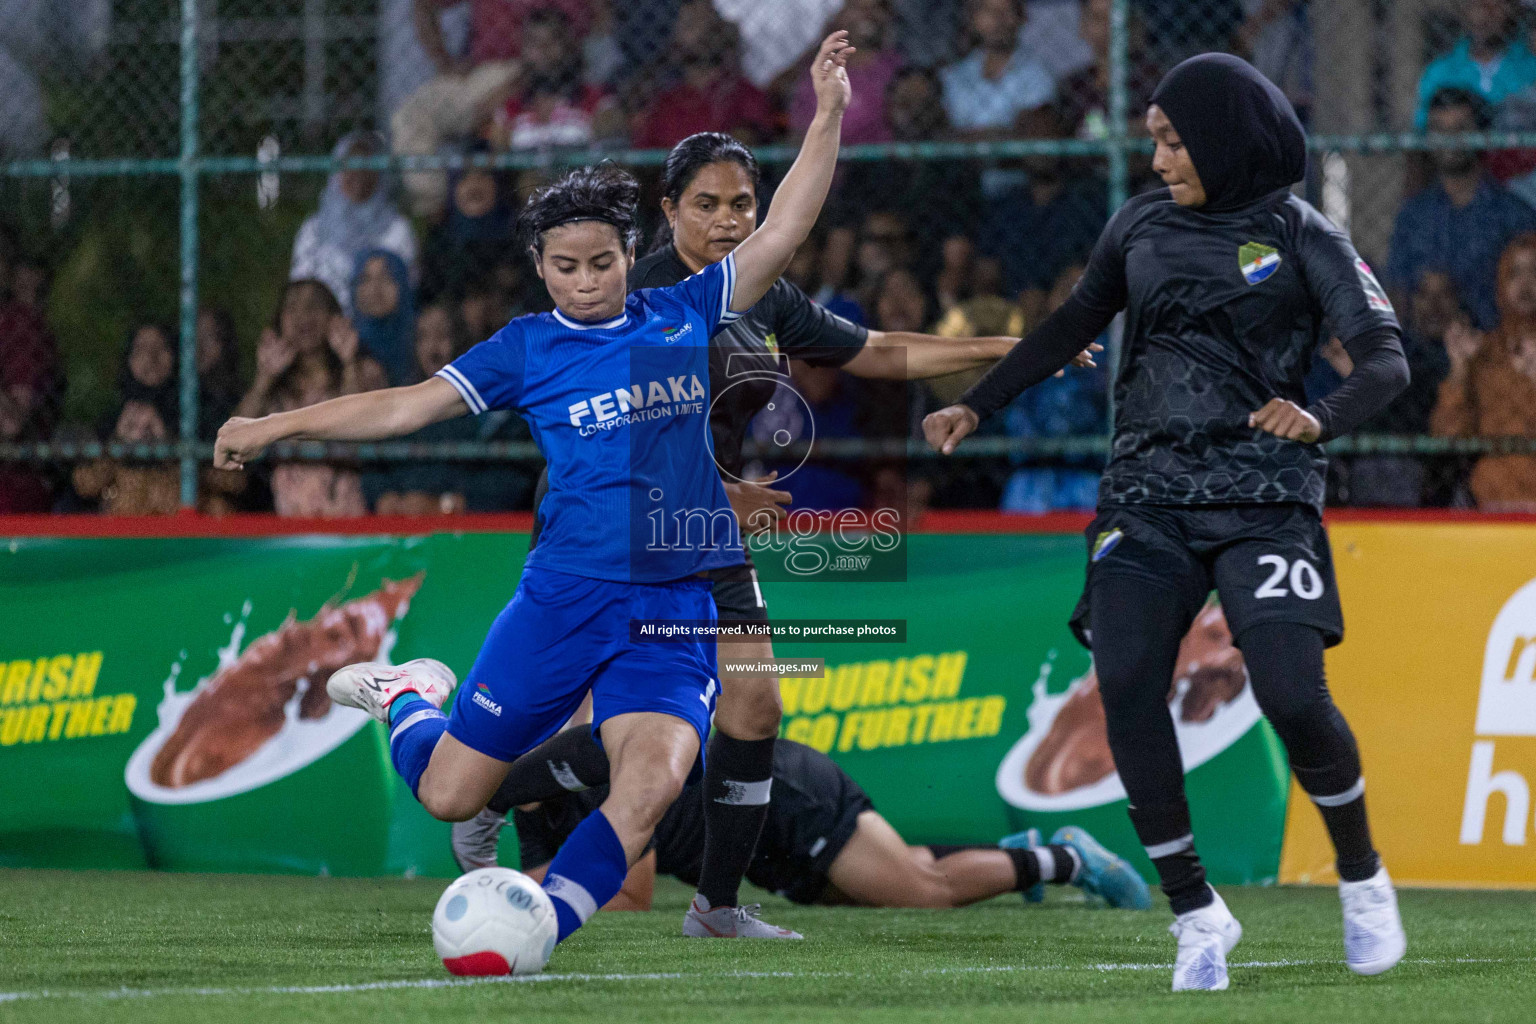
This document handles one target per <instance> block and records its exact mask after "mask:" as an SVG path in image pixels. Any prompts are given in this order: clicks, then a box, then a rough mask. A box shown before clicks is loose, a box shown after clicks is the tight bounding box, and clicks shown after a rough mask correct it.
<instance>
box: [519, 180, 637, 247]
mask: <svg viewBox="0 0 1536 1024" xmlns="http://www.w3.org/2000/svg"><path fill="white" fill-rule="evenodd" d="M639 207H640V183H639V182H638V181H636V180H635V178H634V176H633V175H631V174H630V173H629V172H628V171H626V170H624V169H623V168H622V167H619V166H618V165H617V164H612V163H606V162H605V163H601V164H598V165H597V166H595V167H578V168H576V169H575V170H572V171H567V172H566V173H565V174H564V175H562V176H561V177H560V179H559V180H558V181H556V182H555V183H554V184H553V185H546V186H545V187H543V188H541V189H537V190H535V191H534V193H533V194H532V195H530V196H529V197H528V202H526V203H525V204H523V212H522V216H521V217H520V218H519V224H518V226H519V228H520V229H521V230H522V232H523V235H524V237H525V239H526V240H527V243H528V245H529V246H531V247H532V248H533V251H534V252H535V253H537V254H540V255H542V254H543V252H544V234H545V232H547V231H549V230H550V229H551V228H557V227H559V226H560V225H562V224H572V223H575V222H576V221H582V220H596V221H601V222H602V223H604V224H608V225H611V226H612V227H613V229H614V230H615V231H617V232H618V233H619V244H620V245H621V246H622V247H623V248H625V249H628V248H630V247H631V246H633V245H634V244H635V242H636V241H637V240H638V239H639V237H640V228H639V224H638V222H637V220H636V216H637V214H638V212H639Z"/></svg>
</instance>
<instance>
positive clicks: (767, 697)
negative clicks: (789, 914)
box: [454, 132, 1097, 938]
mask: <svg viewBox="0 0 1536 1024" xmlns="http://www.w3.org/2000/svg"><path fill="white" fill-rule="evenodd" d="M758 185H759V172H758V165H757V160H756V158H755V157H754V156H753V155H752V151H751V150H750V149H748V148H747V147H746V146H744V145H742V143H741V142H739V141H737V140H736V139H734V138H732V137H731V136H729V135H724V134H721V133H718V132H701V133H699V134H697V135H691V136H689V137H688V138H686V139H684V140H683V141H682V142H679V143H678V144H677V145H676V146H675V147H673V149H672V151H671V152H670V153H669V154H668V155H667V162H666V167H665V169H664V172H663V175H662V193H663V197H662V204H661V207H662V213H663V214H664V215H665V216H666V220H667V224H666V228H665V230H664V232H663V234H662V235H661V237H660V238H659V239H658V241H657V244H656V245H655V247H654V248H653V251H652V252H651V253H650V254H649V255H648V256H646V257H645V258H644V259H642V260H640V261H639V262H637V263H636V264H635V266H634V268H633V269H632V270H631V271H630V274H629V285H630V287H631V288H657V287H664V286H667V285H672V284H676V283H677V282H679V281H681V280H683V279H684V278H686V277H688V276H690V275H692V274H695V273H697V272H699V271H700V270H702V269H703V268H704V267H706V266H708V265H709V264H711V263H716V262H719V261H720V260H723V259H724V258H725V257H726V256H727V255H729V254H730V252H731V251H732V250H733V249H735V247H736V246H737V245H739V244H740V243H741V242H742V241H743V240H744V239H745V238H746V237H747V236H748V235H750V234H751V233H752V232H753V230H755V229H756V227H757V206H758ZM1016 342H1017V339H1014V338H1006V337H1002V338H941V337H936V336H934V335H929V334H910V333H904V332H885V331H871V330H866V329H865V328H863V327H861V326H859V325H857V324H854V323H851V322H849V321H848V320H845V319H843V318H842V317H839V316H837V315H835V314H833V313H831V312H829V311H828V310H826V309H824V308H822V307H821V306H819V305H817V304H816V303H814V302H812V301H811V300H810V299H809V298H808V297H806V295H805V293H804V292H802V291H801V290H800V289H799V288H797V287H795V286H794V285H793V284H791V283H789V282H788V281H785V280H783V279H780V280H779V281H778V282H777V283H776V284H775V285H774V286H773V288H772V289H771V290H770V291H769V292H768V294H767V295H765V296H763V298H762V299H760V300H759V301H758V303H757V304H756V305H755V306H753V307H752V309H751V310H750V311H749V312H748V313H746V314H745V315H744V316H742V318H741V319H740V320H739V321H737V322H736V323H735V324H733V325H731V327H730V328H728V329H726V330H724V331H722V332H721V333H720V334H718V335H716V336H715V338H714V339H713V341H711V343H710V355H709V360H710V366H709V374H710V399H711V403H712V404H711V407H710V416H709V428H710V434H711V442H712V444H713V448H714V458H715V463H716V465H717V466H718V467H719V469H720V473H721V477H722V479H723V481H724V484H725V490H726V493H727V495H728V496H729V498H730V500H731V505H732V507H733V508H734V509H735V511H736V514H737V518H738V519H740V521H741V522H742V523H743V524H748V523H761V522H763V521H765V520H771V519H772V518H774V517H779V516H782V515H784V511H783V506H784V505H787V504H789V503H790V502H791V500H792V499H791V494H790V492H788V491H786V490H780V489H778V488H776V487H774V486H772V484H773V480H774V478H773V476H772V475H770V476H769V477H767V478H766V479H764V480H761V481H753V480H747V479H745V478H744V477H743V473H744V465H743V464H744V459H743V458H742V444H743V441H744V439H745V437H746V432H747V426H748V424H749V423H750V422H751V420H752V418H753V417H754V416H756V415H757V413H758V412H759V411H761V410H762V408H763V407H764V406H765V405H766V404H767V403H768V401H769V400H770V399H771V398H772V396H773V393H774V389H775V387H776V381H777V380H787V378H788V366H787V360H788V359H803V360H805V361H806V362H808V363H811V364H813V365H818V366H836V367H841V368H842V369H844V370H846V371H847V372H849V373H851V374H853V375H854V376H858V377H870V378H881V379H887V380H892V379H894V380H916V379H920V378H926V377H937V376H940V375H942V374H946V373H954V372H955V371H957V370H965V369H971V368H974V367H978V366H985V365H987V364H989V363H992V362H994V361H995V360H997V359H999V358H1001V357H1002V355H1003V354H1004V353H1005V352H1008V351H1009V350H1010V349H1012V348H1013V347H1014V345H1015V344H1016ZM1092 342H1093V339H1091V338H1090V339H1089V340H1088V341H1087V342H1085V343H1084V344H1083V345H1081V346H1079V348H1080V350H1081V351H1080V352H1079V353H1076V354H1075V355H1074V357H1073V359H1072V361H1073V362H1074V363H1075V364H1076V365H1079V366H1092V365H1093V360H1092V355H1091V352H1090V347H1093V348H1096V347H1097V346H1093V345H1092ZM786 486H787V485H786ZM542 489H543V482H542V481H541V482H540V490H541V491H542ZM537 503H538V498H537V496H536V497H535V506H534V507H535V514H537V508H538V504H537ZM537 530H538V528H537V523H536V524H535V533H534V540H535V542H537V536H538V534H537ZM710 576H711V578H712V581H713V588H712V592H713V594H714V598H715V604H716V606H717V608H718V609H719V616H720V621H721V622H722V623H727V622H762V621H766V620H767V618H768V612H767V608H766V606H765V604H764V601H763V595H762V590H761V589H760V588H759V586H758V580H757V570H756V568H755V567H754V566H753V564H752V562H751V557H750V555H748V559H747V561H746V562H745V563H743V564H742V565H738V566H733V567H730V568H726V569H719V570H714V571H712V572H711V573H710ZM718 647H719V654H720V659H721V660H722V661H726V660H748V659H763V658H771V657H773V645H772V643H771V642H769V641H767V640H746V641H724V640H722V641H720V643H719V645H718ZM782 712H783V709H782V706H781V704H780V699H779V681H778V677H777V676H772V675H763V676H751V677H743V676H733V677H732V678H731V679H729V680H726V681H725V682H724V684H723V686H722V688H721V693H720V698H719V703H718V705H717V707H716V712H715V731H714V734H713V736H711V738H710V740H709V746H708V756H707V757H706V759H705V762H704V764H705V768H704V783H703V788H704V792H705V794H706V796H707V799H706V801H705V805H704V807H705V811H704V823H705V843H704V855H703V864H702V867H701V870H700V872H699V891H698V895H697V896H696V897H695V899H694V901H693V903H692V905H691V906H690V907H689V909H688V912H687V916H686V917H685V918H684V921H683V934H684V935H688V936H693V937H701V938H702V937H722V938H723V937H748V938H799V937H800V936H799V935H798V934H797V933H795V932H793V931H790V930H788V929H785V928H778V927H775V926H773V925H771V924H768V923H767V922H765V921H762V920H760V919H758V918H756V917H755V916H753V915H752V914H751V913H750V912H749V911H748V910H747V908H743V907H740V906H738V903H739V900H738V898H737V892H738V890H739V888H740V885H741V880H742V878H743V876H744V875H745V874H746V871H747V867H748V865H749V864H750V863H751V862H752V855H753V849H754V848H755V847H756V845H757V840H758V835H759V834H760V833H761V832H762V830H763V823H764V821H766V820H767V816H768V804H769V799H770V793H771V789H772V773H773V756H774V741H775V738H776V737H777V735H778V731H779V722H780V718H781V716H782ZM590 756H591V752H590V750H589V749H587V748H586V746H584V745H580V744H572V743H568V742H567V741H565V740H562V739H561V737H558V736H557V737H555V738H554V739H552V740H550V741H549V742H548V743H546V744H544V745H543V746H541V747H539V748H537V749H535V750H533V751H530V752H529V753H528V754H527V755H525V756H524V757H523V758H520V759H519V760H518V762H517V763H516V764H514V765H513V767H512V769H511V771H510V772H508V774H507V780H506V783H505V785H504V786H503V787H502V792H501V793H498V795H497V797H495V798H493V799H492V800H491V802H490V805H489V807H488V809H487V810H486V811H484V812H482V813H481V814H480V815H479V816H478V817H477V818H475V819H473V820H472V821H469V822H462V823H460V824H458V825H456V826H454V850H455V854H456V856H457V857H458V859H459V861H460V863H462V864H482V863H483V864H494V863H495V850H496V841H497V838H498V835H499V832H500V830H501V828H502V825H503V824H504V822H505V813H506V811H507V810H508V809H509V808H510V807H511V806H513V801H512V798H511V797H510V796H506V794H511V793H515V792H518V791H519V789H520V787H523V788H526V786H527V785H529V784H535V783H536V781H537V780H538V779H540V778H543V777H547V776H548V774H549V771H550V766H569V767H570V768H572V769H573V770H574V771H575V774H578V775H579V774H580V773H581V772H580V769H581V768H582V767H583V759H584V758H588V757H590ZM593 770H595V767H594V769H593Z"/></svg>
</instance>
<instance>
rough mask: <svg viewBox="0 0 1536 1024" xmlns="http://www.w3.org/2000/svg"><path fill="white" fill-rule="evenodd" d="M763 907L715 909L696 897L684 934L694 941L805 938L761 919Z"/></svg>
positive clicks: (747, 906) (685, 918)
mask: <svg viewBox="0 0 1536 1024" xmlns="http://www.w3.org/2000/svg"><path fill="white" fill-rule="evenodd" d="M760 910H762V904H760V903H749V904H747V905H746V906H744V907H711V906H710V905H709V901H708V900H706V899H705V898H704V897H703V896H699V895H695V896H694V897H693V902H692V903H690V904H688V913H687V914H686V915H684V916H683V934H684V935H685V936H687V937H688V938H690V939H803V938H805V936H803V935H801V934H800V933H799V932H795V931H790V930H789V929H788V928H780V927H778V926H777V925H771V924H769V923H768V922H767V921H764V920H763V919H762V918H760V917H758V916H757V915H758V912H759V911H760Z"/></svg>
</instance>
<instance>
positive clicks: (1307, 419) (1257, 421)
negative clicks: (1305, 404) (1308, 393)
mask: <svg viewBox="0 0 1536 1024" xmlns="http://www.w3.org/2000/svg"><path fill="white" fill-rule="evenodd" d="M1248 425H1249V426H1250V427H1258V428H1259V429H1260V430H1263V431H1266V432H1268V433H1271V434H1274V435H1275V436H1276V437H1282V438H1284V439H1285V440H1287V441H1303V442H1306V443H1307V444H1311V443H1312V442H1313V441H1316V440H1317V439H1318V438H1319V437H1322V436H1323V425H1322V424H1321V423H1319V422H1318V421H1317V417H1316V416H1313V415H1312V414H1311V413H1309V412H1307V410H1305V409H1303V408H1302V407H1301V406H1299V405H1297V404H1296V403H1295V402H1288V401H1286V400H1285V399H1283V398H1271V399H1270V400H1269V401H1267V402H1265V403H1264V408H1262V409H1260V410H1259V411H1258V412H1252V413H1249V414H1248Z"/></svg>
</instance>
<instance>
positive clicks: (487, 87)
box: [390, 0, 594, 217]
mask: <svg viewBox="0 0 1536 1024" xmlns="http://www.w3.org/2000/svg"><path fill="white" fill-rule="evenodd" d="M462 2H463V0H415V11H414V13H415V24H416V35H417V38H418V40H419V41H420V43H421V48H422V50H424V51H425V52H426V54H427V57H428V59H429V60H431V61H432V63H433V65H435V66H436V68H437V72H438V73H437V77H435V78H433V79H432V80H431V81H429V82H427V83H426V84H425V85H423V86H422V87H421V88H420V89H418V90H416V92H414V93H412V94H411V96H410V98H409V99H407V100H406V101H405V102H404V103H402V104H401V105H400V109H398V110H396V111H395V113H394V115H393V117H392V118H391V119H390V132H391V140H390V141H391V143H392V145H393V147H394V151H395V152H396V153H397V154H400V155H403V156H421V155H429V154H433V153H437V152H438V151H439V150H441V149H442V148H443V147H445V146H453V145H455V144H458V143H462V142H464V141H466V140H468V139H471V138H474V137H476V136H478V135H480V134H481V132H482V131H483V130H484V129H485V127H486V125H487V124H489V122H490V121H491V118H492V115H493V114H494V112H495V110H496V108H497V107H499V106H501V104H502V103H503V102H504V101H505V100H506V98H507V96H508V93H509V92H510V90H511V89H512V88H513V86H514V80H515V79H516V78H517V75H518V71H519V68H518V58H520V57H522V56H524V53H523V51H524V50H525V49H526V48H527V45H528V44H527V39H526V37H527V35H528V32H529V30H530V29H531V28H532V27H533V25H534V24H535V23H536V22H537V19H538V16H539V15H540V14H541V13H543V12H549V11H557V12H559V14H560V15H561V17H562V18H563V19H564V22H565V24H566V25H567V26H569V31H570V32H571V33H572V34H573V37H574V38H577V39H579V38H580V37H581V36H583V35H585V34H586V32H587V31H588V30H589V29H590V28H591V27H592V23H593V18H594V11H593V4H592V2H591V0H470V2H471V4H472V6H471V8H470V27H469V51H468V53H466V54H464V55H462V56H459V55H455V54H452V53H449V52H448V46H447V44H446V42H445V41H444V39H443V31H442V25H441V24H440V23H439V21H438V11H439V10H441V9H442V8H445V7H454V6H457V5H458V4H459V3H462ZM404 180H405V187H406V192H407V194H408V196H409V197H410V204H411V211H412V212H413V213H415V214H417V215H419V216H427V217H433V216H436V215H437V214H438V213H439V212H441V210H442V209H443V205H444V201H445V200H446V199H447V195H448V179H447V178H446V176H445V175H444V174H443V173H442V172H441V171H416V172H413V173H410V174H407V175H405V176H404Z"/></svg>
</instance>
